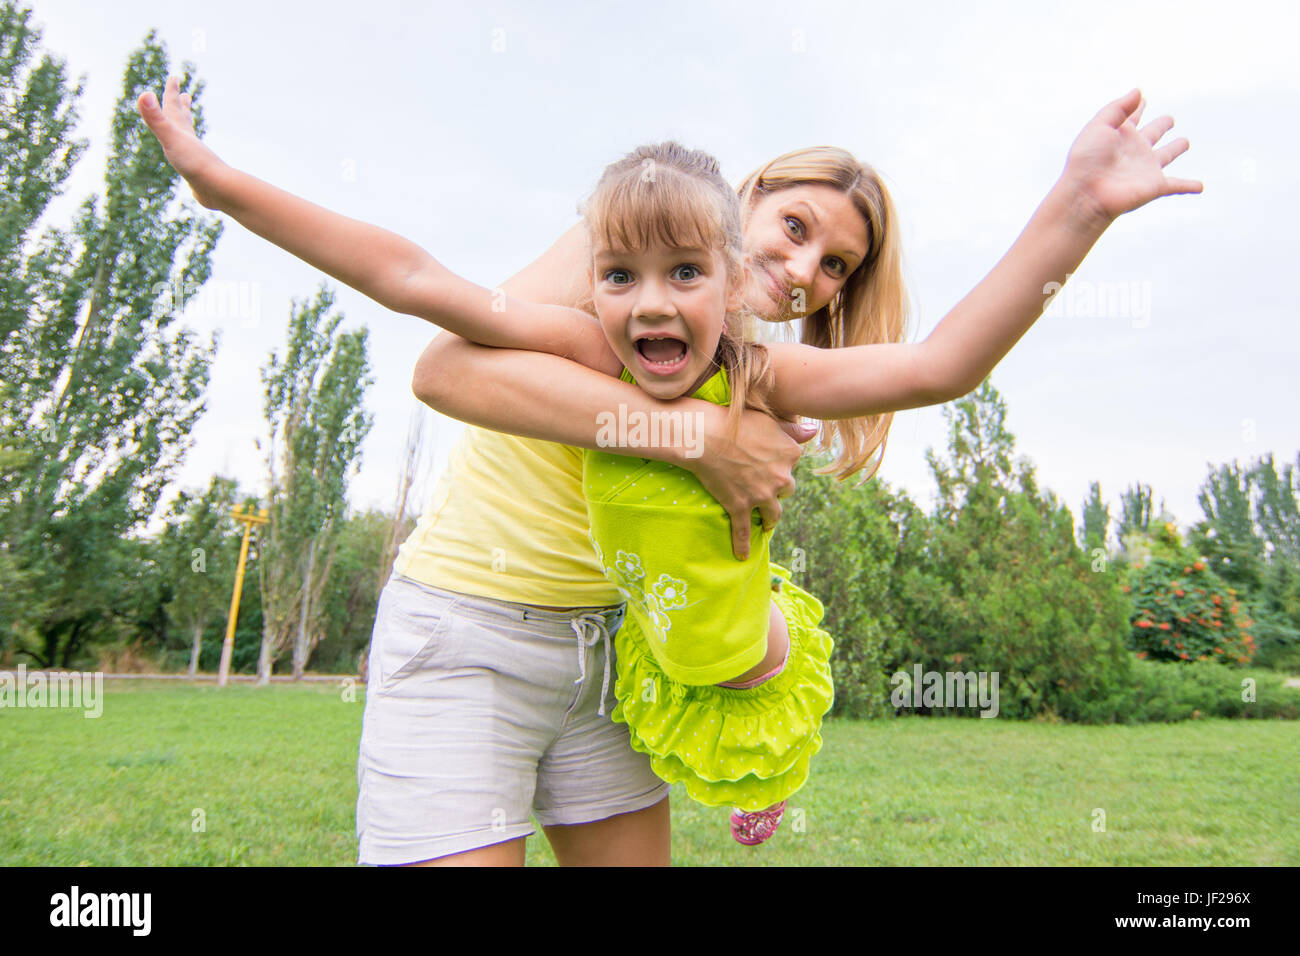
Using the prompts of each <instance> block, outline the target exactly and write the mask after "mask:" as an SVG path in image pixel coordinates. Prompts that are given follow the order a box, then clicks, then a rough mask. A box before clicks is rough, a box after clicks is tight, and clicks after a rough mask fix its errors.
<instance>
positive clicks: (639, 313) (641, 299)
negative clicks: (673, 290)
mask: <svg viewBox="0 0 1300 956" xmlns="http://www.w3.org/2000/svg"><path fill="white" fill-rule="evenodd" d="M632 311H633V314H634V315H635V316H636V317H637V318H651V319H653V318H660V317H662V316H672V315H674V314H675V310H674V309H673V307H672V298H671V296H669V295H668V290H667V288H665V287H664V284H663V283H662V282H659V281H657V280H655V279H647V280H645V281H643V282H642V283H641V289H640V295H638V296H637V298H636V307H635V308H634V309H633V310H632Z"/></svg>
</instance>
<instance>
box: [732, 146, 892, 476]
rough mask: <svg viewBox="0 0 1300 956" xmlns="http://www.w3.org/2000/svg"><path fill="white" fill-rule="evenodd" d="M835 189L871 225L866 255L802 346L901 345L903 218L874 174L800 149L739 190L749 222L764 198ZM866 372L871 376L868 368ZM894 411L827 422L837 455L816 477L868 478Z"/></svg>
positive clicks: (811, 322)
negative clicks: (860, 475)
mask: <svg viewBox="0 0 1300 956" xmlns="http://www.w3.org/2000/svg"><path fill="white" fill-rule="evenodd" d="M807 185H822V186H831V187H833V188H835V189H838V190H839V191H840V192H842V193H844V195H846V196H847V197H848V198H849V200H850V201H851V202H852V203H853V205H854V206H855V207H856V208H857V210H858V212H859V213H861V214H862V218H863V219H864V220H865V221H866V223H867V256H866V258H865V259H864V260H863V261H862V262H861V263H860V264H859V265H858V267H857V268H856V269H854V270H853V272H852V273H851V274H850V275H849V278H848V281H846V282H845V283H844V285H843V287H841V289H840V291H839V292H837V293H836V294H835V296H834V297H833V298H832V299H831V301H830V302H829V303H827V305H825V306H824V307H822V308H821V309H818V310H817V311H816V312H814V313H813V314H812V315H808V316H804V317H803V330H802V335H801V341H802V342H803V343H804V344H805V345H813V346H816V347H817V348H823V349H826V348H841V347H843V346H851V345H873V344H879V343H887V342H902V341H904V337H905V335H906V334H907V328H908V322H909V312H910V309H909V302H908V297H907V289H906V287H905V285H904V283H903V252H902V241H901V237H900V236H899V226H898V216H897V214H896V213H895V211H894V202H893V199H891V198H890V195H889V191H888V190H887V189H886V188H885V184H884V183H883V182H881V180H880V177H879V176H878V175H877V174H876V171H875V170H874V169H872V168H871V167H870V166H868V165H866V164H865V163H861V162H859V161H858V160H857V159H855V158H854V157H853V154H852V153H849V152H846V151H845V150H842V149H837V148H835V147H834V146H813V147H811V148H808V149H800V150H795V151H794V152H791V153H786V154H785V155H784V156H778V157H777V158H776V159H774V160H772V161H771V162H769V163H767V164H766V165H764V166H761V167H760V168H758V169H756V170H755V171H754V172H752V173H750V175H749V176H747V177H746V178H745V180H744V182H742V183H741V184H740V186H739V190H738V191H739V193H740V199H741V204H742V206H743V208H744V214H745V217H746V219H747V218H748V216H749V213H750V212H751V211H752V210H753V208H754V205H755V204H756V203H757V202H758V201H759V200H760V199H761V198H762V197H764V196H766V195H769V194H771V193H774V192H777V191H778V190H781V189H789V188H792V187H794V186H807ZM864 374H869V372H868V371H864ZM893 420H894V415H893V413H892V412H890V413H887V414H883V415H870V416H867V417H865V418H846V419H841V420H838V421H827V422H823V423H822V431H821V436H820V438H819V440H818V444H817V450H818V451H835V450H836V447H835V446H836V445H838V446H839V447H838V456H837V457H836V459H835V460H834V461H833V462H831V463H830V464H829V465H826V466H824V467H822V468H819V469H817V471H816V473H817V474H827V473H830V472H835V473H836V475H835V477H836V478H837V479H839V480H840V481H843V480H844V479H846V478H848V477H849V476H851V475H853V474H855V473H857V472H859V471H861V470H862V469H863V468H867V469H868V470H867V473H866V475H865V476H864V477H863V479H862V480H863V481H867V480H868V479H870V478H871V476H872V475H874V474H875V473H876V470H877V469H878V468H879V467H880V463H881V461H883V460H884V455H885V445H886V443H887V442H888V439H889V428H890V425H892V424H893Z"/></svg>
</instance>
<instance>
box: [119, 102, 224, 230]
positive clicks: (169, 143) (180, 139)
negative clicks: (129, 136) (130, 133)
mask: <svg viewBox="0 0 1300 956" xmlns="http://www.w3.org/2000/svg"><path fill="white" fill-rule="evenodd" d="M136 108H137V109H139V111H140V115H141V116H142V117H144V121H145V125H147V126H148V127H149V131H150V132H151V133H153V134H154V136H156V137H157V138H158V142H159V144H160V145H161V146H162V148H163V155H164V156H166V157H167V162H168V163H170V164H171V166H172V168H173V169H175V170H176V171H177V172H178V173H180V174H181V176H183V177H184V178H185V181H186V182H187V183H189V184H190V189H192V190H193V191H194V198H195V199H196V200H198V202H199V203H200V205H203V206H205V207H207V208H208V209H216V208H217V202H216V199H215V197H214V196H213V195H211V194H210V193H209V191H208V183H209V182H211V179H212V177H213V175H214V174H215V173H216V171H217V170H219V169H220V168H221V166H222V165H223V164H222V162H221V160H220V159H219V158H218V157H217V154H216V153H214V152H213V151H212V150H210V149H208V147H207V146H205V145H204V144H203V141H202V140H200V139H199V137H198V134H197V133H196V132H195V131H194V116H193V112H192V110H191V108H190V94H188V93H182V92H181V89H180V80H179V79H178V78H177V77H175V76H169V77H167V87H166V89H164V90H163V101H162V106H159V105H158V100H157V99H155V98H154V95H153V91H152V90H150V91H148V92H145V93H142V94H140V99H139V100H138V101H137V102H136Z"/></svg>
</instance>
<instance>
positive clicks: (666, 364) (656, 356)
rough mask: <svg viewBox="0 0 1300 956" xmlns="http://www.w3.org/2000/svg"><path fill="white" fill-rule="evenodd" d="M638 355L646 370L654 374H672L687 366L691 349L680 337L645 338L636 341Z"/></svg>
mask: <svg viewBox="0 0 1300 956" xmlns="http://www.w3.org/2000/svg"><path fill="white" fill-rule="evenodd" d="M635 347H636V353H637V357H638V358H639V359H640V360H641V364H642V366H644V367H645V369H646V371H648V372H651V373H652V374H654V375H672V374H674V373H676V372H679V371H681V370H682V369H683V368H685V367H686V362H687V360H688V359H689V358H690V349H688V348H687V347H686V343H685V342H683V341H681V340H680V339H671V338H643V339H637V341H636V343H635Z"/></svg>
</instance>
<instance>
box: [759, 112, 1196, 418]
mask: <svg viewBox="0 0 1300 956" xmlns="http://www.w3.org/2000/svg"><path fill="white" fill-rule="evenodd" d="M1141 113H1142V102H1141V94H1140V93H1139V92H1138V91H1137V90H1133V91H1132V92H1131V93H1129V94H1128V95H1126V96H1123V97H1121V98H1120V99H1118V100H1116V101H1115V102H1113V103H1111V104H1109V105H1108V106H1106V107H1105V108H1104V109H1103V110H1102V111H1101V112H1100V113H1098V114H1097V115H1096V116H1095V117H1094V118H1093V120H1092V121H1091V122H1090V123H1089V124H1088V125H1087V126H1085V127H1084V129H1083V132H1082V133H1080V134H1079V137H1078V139H1076V140H1075V142H1074V145H1073V146H1072V147H1071V149H1070V154H1069V158H1068V159H1067V160H1066V166H1065V171H1064V172H1063V173H1062V175H1061V178H1060V179H1059V180H1058V181H1057V183H1056V184H1055V185H1054V186H1053V187H1052V189H1051V191H1050V192H1049V193H1048V194H1047V198H1046V199H1044V200H1043V202H1042V205H1040V206H1039V207H1038V210H1037V211H1036V212H1035V213H1034V215H1033V218H1032V219H1030V220H1029V224H1028V225H1027V226H1025V229H1024V232H1022V233H1021V234H1020V237H1019V238H1018V239H1017V240H1016V242H1015V244H1014V245H1013V246H1012V247H1011V249H1010V250H1009V251H1008V252H1007V254H1006V255H1005V256H1003V257H1002V260H1001V261H1000V262H999V263H998V264H997V265H996V266H995V267H994V268H993V271H992V272H990V273H989V274H988V275H987V276H986V277H985V278H984V280H983V281H981V282H980V284H979V285H977V286H976V287H975V288H974V289H973V290H972V291H971V292H970V293H969V294H968V295H967V296H966V297H965V298H964V299H962V300H961V302H959V303H958V304H957V306H956V308H954V309H953V310H952V311H951V312H949V313H948V314H947V315H946V316H945V317H944V319H943V321H942V322H940V323H939V325H938V326H937V327H936V328H935V330H934V331H933V332H931V333H930V335H929V337H928V338H926V339H925V341H923V342H920V343H917V344H915V345H909V344H889V345H864V346H857V347H853V348H844V349H817V348H812V347H809V346H806V345H792V344H781V345H770V346H768V348H769V349H770V350H771V353H772V362H773V371H774V373H775V376H774V377H775V380H776V384H775V387H774V390H773V393H772V402H773V404H774V405H775V407H776V408H777V409H779V410H780V411H781V413H782V414H783V415H784V416H785V417H794V416H796V415H803V416H806V417H809V418H817V419H821V420H828V419H842V418H856V417H859V416H864V415H877V414H882V413H884V412H890V411H897V410H900V409H904V408H917V407H920V406H922V405H933V404H939V403H941V402H945V401H950V400H952V399H955V398H958V397H960V396H962V395H965V394H967V393H968V392H970V391H972V390H973V389H975V388H977V387H978V386H979V384H980V382H982V381H983V380H984V379H985V378H986V377H987V376H988V374H989V372H991V371H992V370H993V367H994V366H995V365H997V363H998V362H999V361H1001V359H1002V357H1003V356H1005V355H1006V354H1007V352H1009V351H1010V350H1011V347H1012V346H1014V345H1015V344H1016V342H1018V341H1019V340H1020V337H1021V336H1022V335H1024V334H1025V332H1026V331H1028V329H1029V327H1030V326H1031V325H1033V324H1034V322H1035V320H1037V319H1038V317H1039V316H1040V315H1041V314H1042V312H1043V309H1044V308H1045V307H1046V306H1047V303H1048V301H1050V297H1047V296H1046V293H1047V292H1048V290H1059V289H1060V284H1061V283H1064V282H1065V280H1066V278H1067V277H1068V276H1069V274H1070V273H1072V272H1074V271H1075V270H1076V269H1077V268H1078V266H1079V263H1081V262H1082V261H1083V258H1084V256H1086V255H1087V254H1088V251H1089V250H1090V249H1091V248H1092V246H1093V244H1094V243H1096V241H1097V240H1098V239H1099V238H1100V237H1101V234H1102V233H1103V232H1105V230H1106V228H1107V226H1109V225H1110V224H1111V222H1113V221H1114V220H1115V219H1116V218H1117V217H1119V216H1120V215H1122V214H1123V213H1125V212H1129V211H1131V210H1134V209H1137V208H1138V207H1139V206H1143V205H1145V204H1146V203H1148V202H1150V201H1151V200H1153V199H1156V198H1158V197H1160V196H1168V195H1173V194H1175V193H1199V192H1200V191H1201V184H1200V183H1199V182H1196V181H1194V180H1187V179H1172V178H1166V176H1165V175H1164V172H1163V169H1164V167H1165V166H1167V165H1168V164H1169V163H1170V162H1172V161H1173V160H1174V159H1175V158H1176V157H1178V156H1179V155H1181V154H1182V153H1183V152H1184V151H1186V149H1187V147H1188V143H1187V140H1185V139H1177V140H1174V141H1173V142H1171V143H1168V144H1166V145H1165V146H1161V147H1159V148H1157V147H1156V143H1157V142H1158V141H1159V140H1160V138H1161V137H1162V136H1164V134H1165V133H1167V132H1169V130H1170V129H1171V128H1172V127H1173V125H1174V121H1173V120H1172V119H1170V118H1169V117H1167V116H1163V117H1161V118H1159V119H1156V120H1153V121H1152V122H1150V123H1148V124H1147V125H1146V126H1145V127H1143V128H1142V129H1138V127H1137V121H1138V118H1139V117H1140V116H1141Z"/></svg>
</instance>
